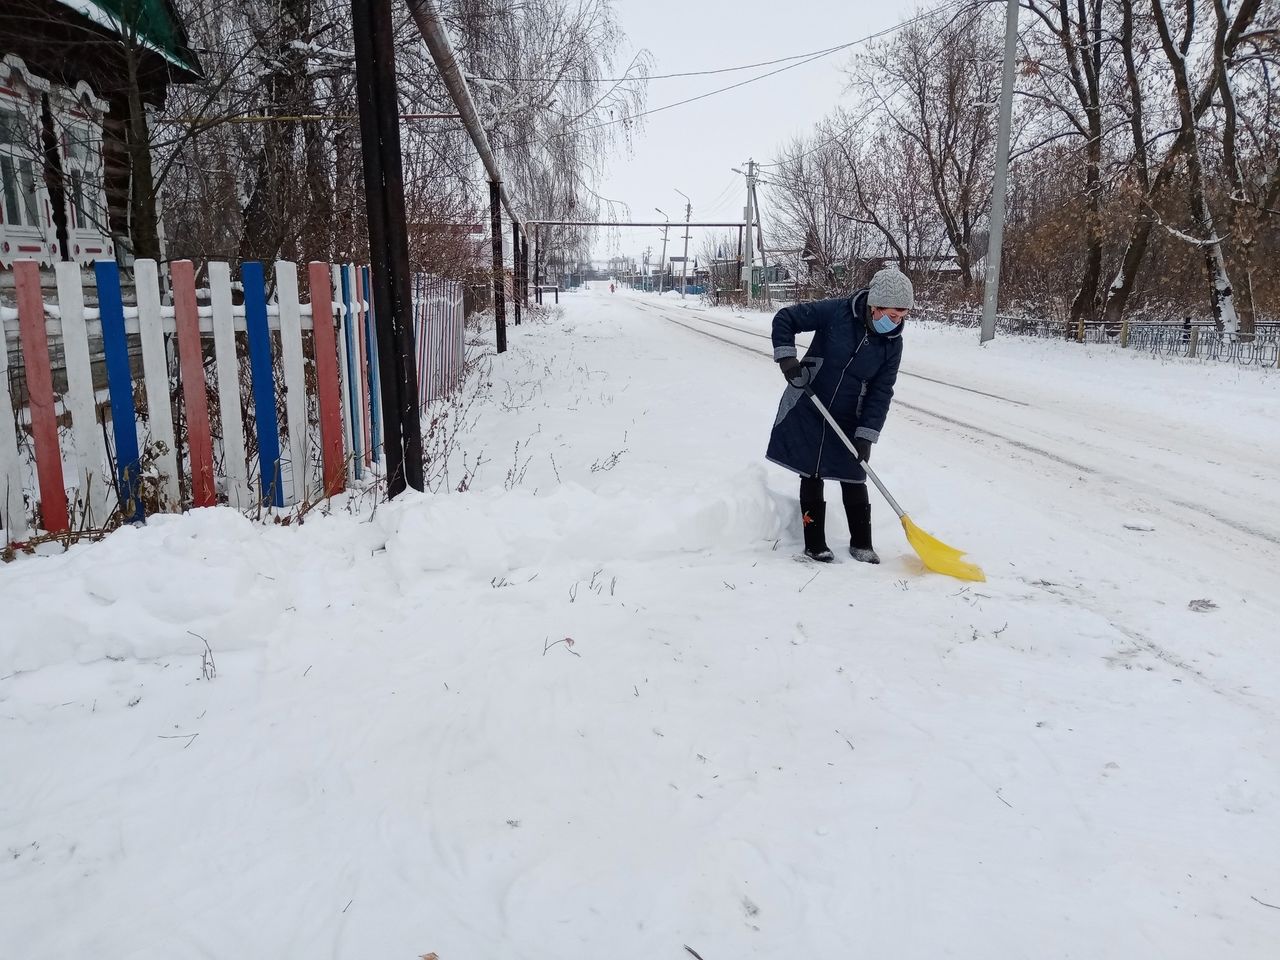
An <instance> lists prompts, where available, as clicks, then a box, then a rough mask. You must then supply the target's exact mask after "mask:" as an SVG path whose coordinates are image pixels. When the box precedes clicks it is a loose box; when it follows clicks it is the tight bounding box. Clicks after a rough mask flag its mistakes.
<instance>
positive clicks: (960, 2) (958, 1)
mask: <svg viewBox="0 0 1280 960" xmlns="http://www.w3.org/2000/svg"><path fill="white" fill-rule="evenodd" d="M973 2H974V0H950V2H949V3H944V4H940V5H939V6H937V7H933V8H931V9H929V10H928V11H926V12H924V13H921V14H918V15H917V16H915V17H912V18H910V19H908V20H903V21H902V22H901V23H898V24H895V25H894V26H892V27H885V28H884V29H883V30H877V31H876V32H875V33H869V34H867V35H866V36H864V37H859V38H858V39H857V40H850V41H849V42H848V43H846V44H843V45H842V48H847V47H852V46H856V45H858V44H861V43H868V42H870V41H872V40H876V39H879V38H880V37H883V36H886V35H888V34H890V33H893V32H895V31H897V30H901V29H902V28H903V27H907V26H910V25H912V24H914V23H919V22H921V21H922V20H927V19H929V18H931V17H933V16H935V15H937V14H938V13H941V12H942V11H944V10H949V9H951V8H952V7H959V6H968V5H970V4H972V3H973ZM980 2H992V0H980ZM830 52H831V51H829V50H825V51H821V52H819V53H815V54H811V55H809V56H807V57H806V58H804V59H800V60H798V61H797V62H794V63H788V64H787V65H786V66H784V67H778V69H776V70H770V71H769V72H768V73H762V74H760V75H759V76H755V77H748V78H747V79H746V80H739V81H738V82H737V83H731V84H729V85H728V86H724V87H719V88H717V89H715V90H710V91H708V92H707V93H702V94H699V95H697V96H696V97H686V98H685V99H683V100H677V101H675V102H674V103H665V104H663V105H662V106H660V107H653V108H652V109H649V110H643V111H641V112H640V113H636V114H632V115H629V116H623V117H617V118H615V119H613V120H603V121H601V122H600V123H595V124H592V125H591V126H587V127H578V128H577V129H573V130H562V131H560V132H559V133H553V134H551V135H549V136H546V137H542V138H539V139H534V140H525V141H523V142H521V143H512V144H507V145H505V146H502V147H498V148H497V149H499V150H514V149H517V148H520V147H529V146H535V145H538V144H543V143H550V142H551V141H552V140H560V139H563V138H565V137H570V136H575V135H577V134H580V133H589V132H590V131H592V130H599V129H602V128H604V127H611V126H614V125H616V124H619V123H629V122H633V121H635V120H639V119H640V118H641V117H648V116H652V115H653V114H655V113H662V112H663V111H665V110H673V109H675V108H676V107H683V106H686V105H688V104H690V103H697V102H698V101H700V100H706V99H707V98H708V97H714V96H717V95H719V94H721V93H728V92H729V91H730V90H736V89H738V88H739V87H745V86H746V85H747V84H749V83H755V82H757V81H758V80H766V79H768V78H769V77H773V76H777V75H778V74H779V73H784V72H786V71H787V70H794V69H795V68H796V67H803V66H805V65H806V64H809V63H812V62H813V61H815V60H820V59H821V58H822V57H825V56H827V54H828V53H830Z"/></svg>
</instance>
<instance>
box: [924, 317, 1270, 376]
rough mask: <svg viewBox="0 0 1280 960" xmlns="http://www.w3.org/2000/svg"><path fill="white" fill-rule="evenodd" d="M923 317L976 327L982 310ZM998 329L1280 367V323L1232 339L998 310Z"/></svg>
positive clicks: (1206, 326)
mask: <svg viewBox="0 0 1280 960" xmlns="http://www.w3.org/2000/svg"><path fill="white" fill-rule="evenodd" d="M913 316H914V317H915V318H916V319H917V320H923V321H926V322H933V323H939V324H944V325H946V326H955V327H966V328H974V329H976V328H977V327H978V326H980V324H981V322H982V314H980V313H975V312H972V311H968V310H940V309H937V308H934V307H917V308H916V309H915V311H914V312H913ZM996 332H997V333H1000V334H1004V335H1006V336H1018V337H1043V338H1046V339H1057V340H1072V341H1075V342H1077V343H1102V344H1110V345H1112V346H1118V347H1122V348H1125V349H1129V350H1138V351H1141V352H1143V353H1150V354H1151V355H1153V356H1166V357H1188V358H1192V359H1201V360H1217V361H1219V362H1222V363H1237V364H1242V365H1257V366H1263V367H1280V323H1271V322H1268V323H1259V324H1258V325H1257V327H1256V328H1255V330H1254V332H1253V334H1252V336H1238V337H1236V338H1234V339H1233V338H1231V337H1229V336H1228V335H1227V334H1225V333H1223V332H1222V331H1220V330H1218V329H1217V328H1215V326H1214V325H1213V324H1212V323H1205V322H1197V323H1191V322H1189V321H1185V320H1184V321H1182V322H1176V321H1175V322H1167V321H1166V322H1159V321H1152V322H1145V321H1130V320H1124V321H1121V322H1120V323H1109V322H1107V321H1102V320H1087V321H1081V322H1077V323H1072V322H1071V321H1069V320H1044V319H1040V318H1036V317H1022V316H1013V315H1009V314H998V315H997V316H996Z"/></svg>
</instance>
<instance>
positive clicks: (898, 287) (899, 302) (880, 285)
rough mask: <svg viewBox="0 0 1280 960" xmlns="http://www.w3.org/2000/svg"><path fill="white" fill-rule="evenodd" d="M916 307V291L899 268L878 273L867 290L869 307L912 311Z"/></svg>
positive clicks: (888, 268)
mask: <svg viewBox="0 0 1280 960" xmlns="http://www.w3.org/2000/svg"><path fill="white" fill-rule="evenodd" d="M915 305H916V296H915V290H914V289H913V288H912V286H911V281H910V280H909V279H907V275H906V274H905V273H903V272H902V271H901V270H899V269H898V268H897V267H884V268H882V269H880V270H877V271H876V274H875V276H874V277H872V278H871V286H870V287H869V288H868V290H867V306H869V307H891V308H893V309H895V310H910V309H911V308H912V307H914V306H915Z"/></svg>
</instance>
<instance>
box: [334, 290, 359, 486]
mask: <svg viewBox="0 0 1280 960" xmlns="http://www.w3.org/2000/svg"><path fill="white" fill-rule="evenodd" d="M339 272H340V273H341V275H342V306H343V312H342V335H343V337H344V338H345V339H346V341H347V384H348V393H347V409H348V410H350V411H351V462H352V465H353V466H354V467H355V470H356V479H357V480H359V479H360V478H361V477H363V476H364V426H363V424H364V414H363V413H362V412H361V410H360V403H359V396H360V367H359V364H360V348H359V346H358V344H357V342H356V329H355V324H354V322H353V319H354V312H353V310H352V309H351V300H352V291H351V267H349V266H345V267H343V268H342V269H341V270H340V271H339Z"/></svg>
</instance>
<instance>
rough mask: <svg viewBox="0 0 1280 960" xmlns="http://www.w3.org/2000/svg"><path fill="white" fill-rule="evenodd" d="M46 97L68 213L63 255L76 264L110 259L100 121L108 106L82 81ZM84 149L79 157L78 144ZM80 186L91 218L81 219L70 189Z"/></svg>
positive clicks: (82, 200) (111, 245) (112, 247)
mask: <svg viewBox="0 0 1280 960" xmlns="http://www.w3.org/2000/svg"><path fill="white" fill-rule="evenodd" d="M56 92H57V94H58V95H57V96H55V97H51V98H50V107H51V109H52V110H53V125H54V129H55V131H56V133H57V139H58V150H59V153H60V155H61V161H62V179H63V184H64V193H65V203H66V214H67V253H68V255H69V256H70V257H71V259H72V260H75V261H76V262H77V263H92V262H93V261H95V260H111V259H114V258H115V244H114V243H113V242H112V240H111V235H110V228H109V225H108V223H107V190H106V165H105V163H104V162H103V155H102V149H103V132H102V122H103V118H104V117H105V115H106V111H107V104H106V102H105V101H102V100H99V99H98V98H97V97H96V96H95V95H94V93H93V91H92V89H90V87H89V85H88V84H86V83H84V82H83V81H82V82H81V83H79V84H77V85H76V88H75V90H74V91H71V90H58V91H56ZM79 145H86V146H87V147H88V150H87V152H86V153H84V154H83V155H82V154H81V153H80V151H79V150H77V146H79ZM77 175H78V176H79V178H80V183H81V184H82V187H83V189H82V192H81V203H82V205H83V206H85V207H88V208H89V210H90V211H92V212H91V213H90V215H89V216H88V217H82V216H81V211H80V209H79V208H77V205H76V194H75V189H74V185H75V182H76V177H77Z"/></svg>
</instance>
